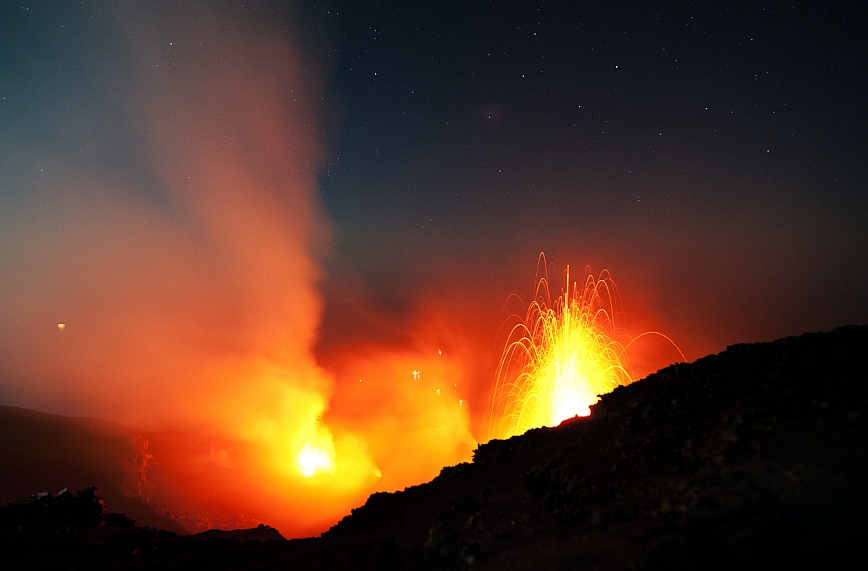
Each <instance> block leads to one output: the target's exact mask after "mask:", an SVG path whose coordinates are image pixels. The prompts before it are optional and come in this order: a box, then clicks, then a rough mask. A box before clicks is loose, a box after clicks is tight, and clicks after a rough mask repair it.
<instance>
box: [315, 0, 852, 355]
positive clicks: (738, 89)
mask: <svg viewBox="0 0 868 571" xmlns="http://www.w3.org/2000/svg"><path fill="white" fill-rule="evenodd" d="M592 4H594V5H593V6H591V7H588V6H586V5H578V4H576V3H573V2H544V3H527V2H521V3H503V2H493V3H490V2H470V3H461V4H459V3H448V5H444V3H440V2H420V3H412V6H410V5H408V4H407V3H404V2H376V3H374V2H371V3H317V4H316V8H310V7H308V9H307V10H306V11H305V18H307V19H309V20H311V21H314V22H316V24H315V25H312V26H311V27H312V28H314V29H317V30H320V29H327V30H328V34H326V35H325V38H326V39H324V40H322V45H321V46H320V48H321V50H322V51H321V57H322V61H323V62H324V63H323V69H327V70H328V72H329V81H328V97H327V102H326V116H327V126H328V138H327V140H328V151H329V152H328V159H327V161H326V165H325V167H324V169H323V171H322V172H321V173H320V185H321V196H322V199H323V202H324V204H325V205H326V208H327V210H328V212H329V214H330V216H331V217H332V219H333V221H334V222H335V225H336V226H337V229H338V231H337V239H336V241H337V251H338V253H339V255H340V257H342V258H344V259H346V260H351V261H352V262H351V265H352V266H353V267H354V268H356V269H358V270H359V271H361V272H362V273H363V274H364V275H365V276H366V278H367V282H368V283H375V284H378V286H377V287H379V288H381V292H382V295H383V297H394V296H401V295H402V293H401V292H402V291H403V292H413V291H414V287H413V286H412V285H409V284H414V283H417V282H423V283H428V282H430V281H431V280H434V281H437V280H438V279H441V278H442V273H441V269H442V268H443V267H444V265H445V267H449V268H453V267H454V266H457V267H458V268H460V271H459V273H460V274H461V279H462V280H466V282H465V283H468V284H470V287H473V285H472V284H475V283H479V284H480V287H484V289H486V290H487V291H490V292H492V293H494V292H495V291H496V292H497V294H503V293H504V292H508V291H509V290H511V289H521V290H527V289H528V288H529V286H530V283H532V269H531V268H532V265H533V260H534V258H535V254H536V253H537V252H539V251H546V252H547V253H548V254H549V258H550V260H554V263H555V264H556V267H557V268H558V271H560V270H561V269H562V268H563V266H564V265H566V264H572V265H573V267H574V268H575V267H583V266H584V265H585V264H591V266H592V270H593V271H595V272H596V271H599V270H600V269H602V267H608V268H610V269H611V270H612V271H613V272H614V275H615V279H616V281H619V282H623V283H626V284H629V288H628V295H637V296H638V295H640V293H641V292H640V291H639V290H651V292H652V293H651V294H650V295H649V296H647V301H650V302H651V303H652V304H653V305H654V307H653V308H649V309H650V310H652V311H654V312H655V313H662V314H664V315H667V316H668V319H669V321H668V322H666V323H662V324H659V325H657V327H660V328H669V329H676V330H678V331H679V333H681V332H682V331H683V333H682V334H681V337H682V339H683V343H684V344H686V345H687V346H688V347H690V348H691V349H692V347H691V341H690V340H689V339H690V338H697V340H698V338H700V337H702V338H703V340H702V342H701V343H697V345H699V346H701V349H700V347H699V346H697V347H696V350H697V351H700V350H712V349H720V348H723V346H724V345H725V344H726V343H731V342H736V341H739V340H745V341H747V340H757V339H763V338H768V337H771V336H777V335H783V334H790V333H797V332H799V331H801V330H802V329H806V330H807V329H817V328H828V327H833V326H835V325H837V324H843V323H845V322H850V321H860V322H861V321H865V319H866V318H868V306H866V302H865V301H864V300H865V296H864V295H863V294H864V292H866V291H868V276H866V269H868V250H866V245H865V244H866V243H868V241H866V230H865V227H866V216H868V208H866V206H868V199H866V196H868V193H866V190H868V189H866V180H868V178H866V175H868V172H866V162H865V160H864V157H865V156H866V151H868V132H866V129H868V115H866V106H865V102H864V93H865V88H866V69H865V64H864V62H863V60H864V56H865V53H866V50H865V38H866V37H868V36H866V31H868V30H866V14H865V10H864V8H862V7H858V6H854V5H851V4H848V3H834V2H823V3H810V2H796V3H778V2H748V3H740V4H732V3H726V4H724V3H720V4H717V5H706V4H701V3H686V2H685V3H650V4H646V5H637V4H635V3H620V2H614V3H611V2H606V3H592ZM449 271H450V272H451V271H453V270H452V269H450V270H449ZM492 276H494V277H492ZM493 281H496V282H497V283H499V284H500V285H501V286H502V289H496V288H491V287H489V284H491V283H492V282H493ZM404 295H409V296H412V295H414V294H413V293H405V294H404ZM494 297H497V295H494ZM626 301H627V305H628V307H629V306H630V300H629V299H627V300H626ZM492 302H493V303H492V305H493V306H497V305H498V304H499V303H501V300H500V299H496V300H492ZM633 309H634V310H636V309H637V308H635V307H634V308H633ZM639 312H640V313H641V309H640V310H639Z"/></svg>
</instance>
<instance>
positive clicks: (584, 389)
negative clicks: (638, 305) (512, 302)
mask: <svg viewBox="0 0 868 571" xmlns="http://www.w3.org/2000/svg"><path fill="white" fill-rule="evenodd" d="M539 261H540V263H542V264H543V265H544V266H545V263H546V262H545V255H544V254H540V258H539ZM534 297H535V299H534V301H533V302H531V304H530V305H529V306H528V307H527V311H526V313H525V317H524V319H523V320H521V321H520V322H519V323H517V324H516V325H515V326H513V327H512V329H511V331H510V333H509V336H508V338H507V343H506V347H505V349H504V351H503V355H502V357H501V360H500V364H499V366H498V370H497V378H496V383H495V386H494V389H493V393H492V396H491V408H490V410H489V424H488V432H489V436H490V437H492V438H504V437H509V436H512V435H515V434H521V433H523V432H525V431H527V430H528V429H531V428H536V427H540V426H556V425H558V424H560V423H561V422H562V421H564V420H566V419H568V418H571V417H573V416H587V415H589V414H590V413H591V411H590V406H591V405H592V404H594V403H596V402H597V401H598V400H599V395H602V394H605V393H608V392H610V391H612V390H613V389H614V388H615V387H618V386H621V385H627V384H630V383H631V382H633V377H632V375H631V370H630V363H629V359H628V358H627V355H626V347H627V346H629V345H630V343H627V345H626V346H625V345H623V344H622V343H621V342H620V341H619V339H623V338H624V337H625V336H626V334H625V332H624V331H623V330H622V329H620V328H619V327H618V325H617V324H616V317H617V316H618V312H619V310H620V307H621V303H620V298H619V294H618V290H617V287H616V286H615V282H614V281H613V280H612V277H611V276H610V275H609V272H608V271H607V270H603V272H601V273H600V276H599V277H598V278H596V279H595V278H594V276H593V275H592V274H591V272H590V268H587V269H586V276H585V280H584V284H583V286H581V287H579V284H578V283H577V282H570V268H569V266H567V269H566V272H565V287H564V289H563V292H562V294H561V295H560V296H559V297H558V298H557V300H556V301H555V302H554V303H551V301H550V300H551V296H550V293H549V284H548V278H547V275H546V276H543V277H542V278H540V279H539V280H538V282H537V287H536V291H535V296H534ZM643 335H645V334H643ZM664 337H665V336H664ZM666 339H668V338H666ZM631 343H632V342H631ZM676 348H677V347H676Z"/></svg>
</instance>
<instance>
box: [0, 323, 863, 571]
mask: <svg viewBox="0 0 868 571" xmlns="http://www.w3.org/2000/svg"><path fill="white" fill-rule="evenodd" d="M866 349H868V327H866V326H861V327H845V328H841V329H837V330H835V331H832V332H829V333H814V334H806V335H802V336H800V337H792V338H787V339H782V340H779V341H775V342H771V343H757V344H751V345H736V346H732V347H729V348H728V349H727V350H726V351H724V352H722V353H720V354H718V355H713V356H709V357H705V358H703V359H700V360H698V361H696V362H695V363H692V364H678V365H673V366H670V367H667V368H666V369H663V370H661V371H659V372H658V373H655V374H653V375H650V376H649V377H647V378H646V379H644V380H642V381H640V382H637V383H634V384H632V385H630V386H628V387H623V388H619V389H616V390H615V391H613V392H612V393H611V394H609V395H605V396H604V397H603V398H602V399H601V400H600V402H599V403H598V404H597V405H595V406H594V407H593V408H592V414H591V416H590V417H588V418H576V419H572V420H570V421H567V422H565V423H563V424H562V425H561V426H559V427H556V428H543V429H536V430H532V431H529V432H528V433H526V434H524V435H522V436H517V437H513V438H510V439H509V440H501V441H492V442H489V443H488V444H485V445H482V446H480V447H479V448H478V450H477V451H476V453H475V456H474V459H473V462H472V463H469V464H460V465H458V466H453V467H449V468H444V469H443V471H442V472H441V474H440V475H439V476H438V477H437V478H435V479H434V480H433V481H431V482H430V483H427V484H424V485H421V486H415V487H412V488H408V489H406V490H404V491H402V492H397V493H393V494H385V493H380V494H374V495H372V496H371V497H370V498H369V499H368V501H367V502H366V503H365V505H364V506H362V507H360V508H358V509H356V510H353V513H352V514H351V515H349V516H347V517H346V518H344V519H343V520H342V521H341V522H339V523H338V524H337V525H335V526H334V527H333V528H332V529H331V530H329V531H328V532H326V533H325V534H323V535H322V536H321V537H319V538H312V539H305V540H292V541H286V542H282V541H270V542H264V543H257V542H241V541H237V540H233V539H225V540H224V539H220V540H217V539H204V538H200V539H192V538H191V537H190V536H188V537H186V538H184V537H165V538H162V539H161V538H159V537H154V538H151V539H149V540H148V541H149V542H150V543H147V545H149V546H150V547H147V548H144V547H141V545H139V544H142V545H144V543H142V542H141V541H139V543H136V545H139V547H137V548H133V547H131V546H133V543H135V542H132V543H130V542H128V541H127V540H120V539H118V540H116V541H114V542H112V541H108V542H104V543H102V544H100V545H91V546H88V547H86V548H84V547H82V542H81V541H77V542H75V541H73V542H69V541H67V543H63V542H60V541H59V542H57V544H56V545H54V546H53V547H52V548H51V549H46V550H44V556H43V558H42V559H38V560H34V559H33V557H30V559H28V561H27V563H30V564H32V563H34V561H36V562H37V563H39V564H40V566H42V567H46V566H48V567H50V566H55V567H58V568H59V567H63V566H67V565H70V564H74V565H78V566H82V567H84V568H94V569H96V568H105V569H108V568H122V567H137V568H138V567H149V566H150V567H154V568H188V567H190V566H191V565H192V564H195V566H198V567H202V568H209V569H211V568H215V569H217V568H223V569H259V568H262V569H266V568H268V569H273V568H285V569H576V568H578V569H582V568H587V569H730V568H744V567H750V568H757V567H760V566H762V567H763V568H805V569H807V568H852V567H856V566H858V567H862V566H863V564H864V563H865V561H866V547H864V545H865V542H864V538H865V537H866V534H868V517H866V509H868V493H866V488H865V482H866V476H868V462H866V439H865V435H866V428H868V426H866V419H868V362H866V360H865V353H866ZM64 541H66V540H64ZM124 541H127V543H124ZM119 546H126V547H125V549H127V550H126V551H124V550H123V549H120V548H119ZM136 549H137V550H136ZM5 553H6V554H5V555H3V556H0V557H7V558H8V559H9V563H10V565H7V566H6V567H7V568H9V567H13V566H15V564H18V561H17V560H16V559H15V553H20V552H16V551H15V550H12V551H7V552H5ZM0 563H3V562H2V561H0ZM19 566H21V565H20V564H19Z"/></svg>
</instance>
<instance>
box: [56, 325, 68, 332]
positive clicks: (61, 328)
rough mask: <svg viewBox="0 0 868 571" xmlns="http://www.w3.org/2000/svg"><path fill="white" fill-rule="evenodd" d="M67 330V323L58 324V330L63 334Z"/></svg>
mask: <svg viewBox="0 0 868 571" xmlns="http://www.w3.org/2000/svg"><path fill="white" fill-rule="evenodd" d="M64 329H66V323H58V324H57V330H58V331H60V332H61V333H63V330H64Z"/></svg>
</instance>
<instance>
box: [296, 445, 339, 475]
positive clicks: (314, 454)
mask: <svg viewBox="0 0 868 571" xmlns="http://www.w3.org/2000/svg"><path fill="white" fill-rule="evenodd" d="M297 463H298V471H299V472H301V475H302V476H304V477H305V478H310V477H311V476H313V475H314V474H319V473H322V472H325V473H327V474H333V473H334V471H335V461H334V451H330V450H326V449H323V448H319V447H317V446H316V445H314V444H312V443H310V442H305V444H304V446H302V448H301V452H299V453H298V459H297Z"/></svg>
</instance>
